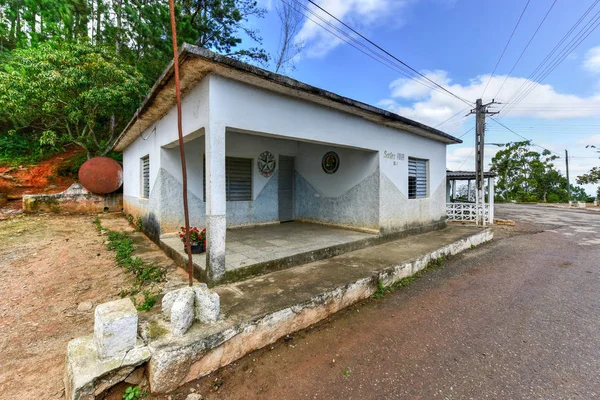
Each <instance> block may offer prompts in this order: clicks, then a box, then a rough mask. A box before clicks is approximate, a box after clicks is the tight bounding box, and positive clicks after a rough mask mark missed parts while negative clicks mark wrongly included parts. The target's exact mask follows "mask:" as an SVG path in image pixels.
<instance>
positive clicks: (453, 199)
mask: <svg viewBox="0 0 600 400" xmlns="http://www.w3.org/2000/svg"><path fill="white" fill-rule="evenodd" d="M451 182H452V196H450V199H451V200H452V202H455V201H456V181H455V180H453V181H451Z"/></svg>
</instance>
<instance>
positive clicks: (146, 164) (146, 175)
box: [141, 156, 150, 199]
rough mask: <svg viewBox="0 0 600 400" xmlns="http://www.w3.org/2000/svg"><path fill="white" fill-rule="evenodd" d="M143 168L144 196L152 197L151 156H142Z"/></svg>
mask: <svg viewBox="0 0 600 400" xmlns="http://www.w3.org/2000/svg"><path fill="white" fill-rule="evenodd" d="M141 170H142V193H141V194H142V197H143V198H145V199H147V198H148V197H150V156H145V157H142V158H141Z"/></svg>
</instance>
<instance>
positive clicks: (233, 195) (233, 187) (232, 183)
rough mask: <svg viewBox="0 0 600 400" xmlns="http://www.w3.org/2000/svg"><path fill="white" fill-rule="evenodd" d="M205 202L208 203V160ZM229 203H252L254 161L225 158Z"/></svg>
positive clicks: (226, 188)
mask: <svg viewBox="0 0 600 400" xmlns="http://www.w3.org/2000/svg"><path fill="white" fill-rule="evenodd" d="M203 186H204V201H206V158H205V159H204V176H203ZM225 196H226V200H227V201H252V159H251V158H239V157H225Z"/></svg>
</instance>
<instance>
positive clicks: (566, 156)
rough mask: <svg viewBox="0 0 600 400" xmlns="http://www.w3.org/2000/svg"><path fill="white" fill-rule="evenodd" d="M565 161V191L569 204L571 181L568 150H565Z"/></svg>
mask: <svg viewBox="0 0 600 400" xmlns="http://www.w3.org/2000/svg"><path fill="white" fill-rule="evenodd" d="M565 163H566V164H567V193H568V196H569V197H568V199H569V205H571V181H570V180H569V152H568V151H567V150H565Z"/></svg>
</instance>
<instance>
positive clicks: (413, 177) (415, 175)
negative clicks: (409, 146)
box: [408, 157, 427, 199]
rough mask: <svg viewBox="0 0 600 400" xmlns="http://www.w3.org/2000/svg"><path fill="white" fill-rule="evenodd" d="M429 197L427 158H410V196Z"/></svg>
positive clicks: (410, 197) (415, 197)
mask: <svg viewBox="0 0 600 400" xmlns="http://www.w3.org/2000/svg"><path fill="white" fill-rule="evenodd" d="M425 197H427V160H420V159H417V158H410V157H409V158H408V198H409V199H422V198H425Z"/></svg>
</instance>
